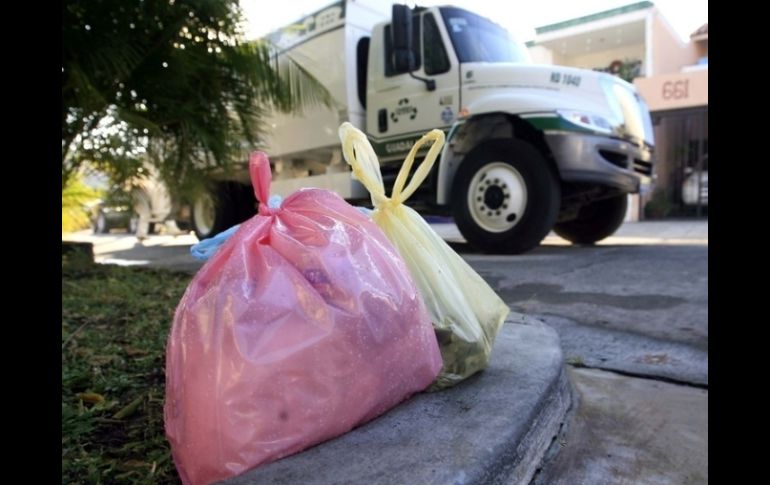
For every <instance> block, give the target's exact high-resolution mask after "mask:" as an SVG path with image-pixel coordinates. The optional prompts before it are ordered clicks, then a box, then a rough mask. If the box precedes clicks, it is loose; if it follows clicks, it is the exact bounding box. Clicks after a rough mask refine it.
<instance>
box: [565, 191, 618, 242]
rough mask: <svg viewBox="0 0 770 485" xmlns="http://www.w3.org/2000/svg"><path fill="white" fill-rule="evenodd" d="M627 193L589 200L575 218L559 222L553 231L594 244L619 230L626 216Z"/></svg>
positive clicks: (567, 238)
mask: <svg viewBox="0 0 770 485" xmlns="http://www.w3.org/2000/svg"><path fill="white" fill-rule="evenodd" d="M627 209H628V196H627V194H621V195H617V196H615V197H610V198H608V199H600V200H596V201H593V202H589V203H588V204H586V205H584V206H583V207H581V208H580V210H579V211H578V216H577V218H575V219H572V220H570V221H565V222H559V223H558V224H556V225H555V226H554V228H553V231H554V232H555V233H556V234H558V235H559V236H561V237H563V238H564V239H566V240H567V241H570V242H572V243H574V244H593V243H595V242H596V241H600V240H602V239H604V238H605V237H608V236H611V235H612V234H614V233H615V231H617V230H618V228H619V227H620V225H621V224H623V220H624V219H625V217H626V210H627Z"/></svg>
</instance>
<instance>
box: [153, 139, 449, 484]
mask: <svg viewBox="0 0 770 485" xmlns="http://www.w3.org/2000/svg"><path fill="white" fill-rule="evenodd" d="M249 169H250V171H251V178H252V182H253V184H254V187H255V193H256V196H257V199H258V200H259V201H260V205H259V213H258V214H257V215H255V216H254V217H253V218H251V219H250V220H248V221H246V222H244V223H243V224H241V227H240V228H239V229H238V230H237V232H236V233H235V234H233V235H232V237H230V238H229V239H228V240H227V242H225V243H224V245H222V247H221V248H219V250H218V251H217V252H216V254H214V256H213V257H212V258H211V259H209V261H208V262H207V263H206V264H205V265H204V266H203V268H201V270H200V271H199V272H198V274H197V275H196V276H195V278H193V280H192V282H191V283H190V286H189V287H188V288H187V291H186V292H185V294H184V296H183V297H182V300H181V301H180V303H179V306H178V308H177V310H176V315H175V317H174V324H173V327H172V329H171V334H170V336H169V340H168V346H167V357H166V358H167V361H166V403H165V409H164V417H165V424H166V436H167V437H168V440H169V442H170V443H171V450H172V454H173V457H174V462H175V463H176V466H177V469H178V471H179V474H180V476H181V477H182V480H183V482H184V483H187V484H203V483H211V482H214V481H217V480H222V479H225V478H227V477H230V476H233V475H237V474H240V473H241V472H244V471H246V470H248V469H250V468H253V467H255V466H257V465H260V464H264V463H267V462H270V461H273V460H276V459H278V458H281V457H284V456H287V455H290V454H292V453H296V452H298V451H300V450H302V449H305V448H307V447H309V446H311V445H314V444H316V443H319V442H321V441H324V440H328V439H330V438H333V437H335V436H338V435H340V434H342V433H345V432H347V431H349V430H350V429H352V428H353V427H355V426H357V425H360V424H362V423H364V422H366V421H369V420H371V419H372V418H374V417H376V416H378V415H380V414H382V413H383V412H385V411H386V410H388V409H389V408H391V407H393V406H395V405H396V404H398V403H399V402H401V401H403V400H404V399H406V398H407V397H409V396H410V395H411V394H413V393H415V392H418V391H421V390H423V389H425V388H426V387H428V386H429V385H430V384H431V383H432V382H433V380H434V379H435V378H436V376H437V375H438V373H439V370H440V369H441V355H440V353H439V350H438V345H437V342H436V337H435V335H434V332H433V328H432V326H431V320H430V316H429V315H428V313H427V310H426V309H425V306H424V303H423V301H422V299H421V297H420V294H419V292H418V290H417V288H416V287H415V285H414V283H413V281H412V279H411V276H410V274H409V271H408V270H407V268H406V266H405V265H404V263H403V261H402V260H401V259H400V257H399V255H398V253H397V252H396V250H395V248H394V247H393V246H392V245H391V243H390V242H389V241H388V239H387V238H386V237H385V235H384V234H383V233H382V231H381V230H380V229H379V228H378V227H377V226H376V225H374V223H373V222H371V221H370V220H369V219H368V218H367V217H366V216H365V215H364V214H362V213H361V212H359V211H358V210H356V209H355V208H354V207H353V206H351V205H349V204H348V203H347V202H345V201H344V200H342V199H341V198H340V197H339V196H338V195H336V194H334V193H332V192H329V191H326V190H321V189H303V190H299V191H297V192H295V193H294V194H292V195H290V196H289V197H287V198H286V200H285V201H283V203H282V204H281V203H280V202H278V201H276V200H274V199H271V200H270V204H268V203H267V201H268V195H269V186H270V180H271V176H270V164H269V162H268V160H267V157H266V156H265V155H264V154H263V153H255V154H253V155H252V156H251V162H250V167H249Z"/></svg>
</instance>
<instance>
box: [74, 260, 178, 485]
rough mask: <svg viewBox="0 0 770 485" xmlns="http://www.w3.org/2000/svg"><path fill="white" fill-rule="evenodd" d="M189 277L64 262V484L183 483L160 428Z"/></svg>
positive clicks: (141, 269) (162, 272)
mask: <svg viewBox="0 0 770 485" xmlns="http://www.w3.org/2000/svg"><path fill="white" fill-rule="evenodd" d="M70 259H71V258H70ZM191 278H192V276H191V275H189V274H183V273H173V272H168V271H161V270H150V269H144V268H129V267H119V266H108V265H95V264H84V263H82V262H78V261H76V260H75V261H72V260H69V261H68V260H65V259H64V257H63V259H62V331H61V335H62V393H61V408H62V483H68V484H75V483H89V484H90V483H152V484H157V483H179V479H178V477H177V474H176V469H175V468H174V463H173V461H172V459H171V453H170V450H169V446H168V443H167V442H166V438H165V436H164V431H163V398H164V384H165V375H164V365H165V345H166V338H167V336H168V331H169V326H170V325H171V321H172V319H173V314H174V309H175V308H176V305H177V303H178V302H179V299H180V298H181V297H182V294H183V293H184V290H185V288H186V286H187V284H188V283H189V282H190V280H191Z"/></svg>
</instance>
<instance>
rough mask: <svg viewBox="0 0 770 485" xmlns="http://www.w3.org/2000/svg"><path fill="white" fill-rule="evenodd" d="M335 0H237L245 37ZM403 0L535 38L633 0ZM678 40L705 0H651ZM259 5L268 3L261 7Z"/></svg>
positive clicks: (703, 14)
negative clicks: (450, 9)
mask: <svg viewBox="0 0 770 485" xmlns="http://www.w3.org/2000/svg"><path fill="white" fill-rule="evenodd" d="M332 3H335V0H278V1H271V2H268V1H265V0H241V7H242V8H243V10H244V13H245V15H246V18H247V24H246V25H245V26H244V30H245V32H246V35H247V37H248V38H257V37H261V36H262V35H264V34H267V33H269V32H271V31H273V30H275V29H277V28H279V27H283V26H284V25H287V24H289V23H292V22H295V21H297V20H299V19H301V18H302V17H304V16H305V15H308V14H311V13H314V12H316V11H317V10H320V9H321V8H323V7H325V6H327V5H330V4H332ZM402 3H406V4H407V5H410V6H414V5H415V3H417V4H418V5H421V6H426V7H429V6H433V5H454V6H456V7H461V8H465V9H466V10H470V11H472V12H474V13H477V14H479V15H481V16H482V17H487V18H489V19H491V20H493V21H495V22H496V23H498V24H500V25H502V26H503V27H505V28H506V29H507V30H508V31H509V32H511V33H512V34H513V35H514V36H515V37H516V38H517V39H518V40H519V41H521V42H526V41H529V40H532V39H534V38H535V27H541V26H543V25H548V24H552V23H555V22H561V21H563V20H569V19H572V18H575V17H582V16H584V15H590V14H593V13H597V12H601V11H603V10H608V9H611V8H616V7H622V6H624V5H629V4H632V3H635V1H634V0H534V1H527V2H524V1H520V0H438V1H432V0H423V1H420V2H411V1H403V2H402ZM653 3H654V4H655V6H657V7H658V9H659V10H660V11H661V12H662V14H663V16H664V17H665V18H666V20H668V22H669V23H670V24H671V26H672V27H673V28H674V30H675V31H676V32H677V33H678V34H679V36H680V37H681V38H682V40H683V41H685V42H686V41H688V40H689V38H690V34H691V33H693V32H694V31H695V30H697V29H698V27H700V26H701V25H703V24H705V23H706V22H708V0H653ZM265 5H268V7H267V8H266V7H265Z"/></svg>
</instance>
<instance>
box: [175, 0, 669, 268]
mask: <svg viewBox="0 0 770 485" xmlns="http://www.w3.org/2000/svg"><path fill="white" fill-rule="evenodd" d="M268 38H269V40H270V41H271V42H272V44H273V45H275V46H276V52H277V56H278V62H279V63H280V62H286V60H288V59H291V60H292V61H294V62H296V63H298V64H299V65H300V66H302V67H303V68H304V69H306V70H307V71H308V72H309V73H310V74H312V75H313V76H314V77H316V79H318V80H320V81H322V82H323V83H324V85H325V86H326V88H327V89H328V90H329V92H330V93H331V95H332V96H333V98H334V100H335V102H336V106H334V107H333V108H326V107H319V108H315V109H311V110H305V111H304V112H302V113H299V114H295V115H287V114H280V113H276V114H274V115H272V116H271V118H270V119H269V120H268V123H267V126H268V127H271V129H269V130H268V134H267V135H268V136H267V139H266V140H265V146H263V147H261V149H263V150H265V151H266V152H268V153H269V154H270V158H271V160H273V161H274V162H275V163H274V167H273V172H274V178H273V191H274V192H276V193H279V194H282V195H286V194H288V193H290V192H293V191H294V190H296V189H298V188H301V187H309V186H313V187H322V188H327V189H331V190H334V191H336V192H337V193H339V194H340V195H341V196H342V197H344V198H345V199H347V200H349V201H351V202H353V203H363V202H365V201H366V200H367V194H366V192H365V190H364V189H363V187H362V186H361V185H360V184H359V183H358V182H357V181H356V180H354V179H353V178H352V177H351V173H350V170H349V167H348V166H347V165H346V164H345V163H344V162H343V160H342V157H341V153H340V142H339V139H338V138H337V127H338V126H339V125H340V124H341V123H342V122H344V121H350V122H351V123H352V124H353V125H354V126H356V127H358V128H360V129H361V130H362V131H364V132H365V133H367V136H368V137H369V138H370V140H371V142H372V145H373V146H374V148H375V150H376V151H377V153H378V156H379V158H380V162H381V165H382V172H383V177H384V181H385V184H386V186H392V184H393V182H394V179H395V175H396V173H397V171H398V169H399V168H400V163H401V161H403V159H404V156H405V154H406V153H407V151H408V150H409V149H410V148H411V146H412V144H413V142H414V141H415V140H416V139H418V138H419V137H420V136H421V135H422V134H423V133H424V132H426V131H428V130H430V129H432V128H439V129H441V130H444V131H445V133H446V145H445V147H444V149H443V152H442V154H441V157H440V160H439V161H437V163H436V164H435V166H434V169H433V172H432V173H431V175H430V177H429V179H428V180H427V181H426V183H425V184H424V186H423V187H422V188H421V190H420V192H419V193H417V194H415V195H414V196H413V197H412V199H410V202H412V203H416V204H417V209H418V210H421V211H423V213H431V214H435V215H442V216H447V215H450V216H453V217H454V220H455V222H456V224H457V226H458V228H459V229H460V231H461V232H462V234H463V236H464V237H465V239H467V240H468V241H469V242H470V243H471V244H473V245H474V246H477V247H479V248H481V249H483V250H485V251H490V252H503V253H522V252H525V251H528V250H530V249H532V248H534V247H536V246H537V245H538V244H539V243H540V241H541V240H542V239H543V238H544V237H545V236H546V235H547V234H548V232H549V231H551V230H552V229H553V230H555V231H556V232H557V233H558V234H559V235H561V236H562V237H564V238H566V239H568V240H570V241H573V242H575V243H592V242H595V241H597V240H599V239H602V238H604V237H607V236H609V235H611V234H612V233H613V232H615V230H616V229H617V228H618V227H619V226H620V224H621V223H622V222H623V219H624V216H625V213H626V206H627V194H629V193H635V192H638V191H639V186H640V180H641V177H644V176H649V175H651V173H652V163H653V158H652V151H653V144H654V140H653V132H652V124H651V120H650V115H649V112H648V109H647V107H646V105H645V103H644V101H643V100H642V99H641V98H640V96H639V94H638V93H637V91H636V89H635V88H634V86H633V85H631V84H629V83H627V82H625V81H623V80H621V79H619V78H617V77H615V76H612V75H610V74H606V73H601V72H595V71H591V70H583V69H575V68H569V67H562V66H553V65H535V64H532V63H531V62H530V60H529V55H528V52H527V51H526V48H525V47H524V46H523V44H521V43H519V42H517V41H515V40H514V39H513V38H512V37H511V36H510V35H509V34H508V33H507V32H506V31H505V30H504V29H503V28H501V27H500V26H499V25H497V24H495V23H494V22H492V21H491V20H488V19H485V18H483V17H480V16H478V15H476V14H474V13H472V12H470V11H467V10H463V9H460V8H455V7H430V8H424V7H415V8H413V9H410V8H408V7H406V6H404V5H390V4H389V3H387V2H375V1H362V0H356V1H354V0H346V1H341V2H337V3H334V4H332V5H330V6H328V7H327V8H325V9H323V10H321V11H319V12H317V13H316V14H314V15H310V16H308V17H307V18H305V19H303V20H302V21H300V22H299V23H297V24H292V25H291V26H288V27H286V28H284V29H280V30H279V31H277V32H275V33H273V34H271V35H270V36H269V37H268ZM252 148H253V147H252ZM246 160H247V154H246V153H244V155H243V162H244V163H243V164H242V170H240V171H239V172H238V173H236V174H235V175H233V176H231V177H229V178H224V177H222V178H221V179H220V180H219V182H218V183H217V184H215V185H214V186H213V189H212V191H211V192H210V193H209V194H207V195H204V196H202V197H201V198H200V200H198V201H196V202H195V203H193V204H191V208H190V209H191V220H192V227H193V228H194V230H195V232H196V234H197V235H198V237H199V238H205V237H209V236H212V235H214V234H216V233H218V232H220V231H222V230H224V229H226V228H227V227H229V226H231V225H233V224H236V223H238V222H240V221H242V220H244V219H245V218H247V217H249V216H250V215H252V214H253V213H254V207H255V206H254V203H255V202H254V198H253V195H251V192H252V191H251V187H250V186H249V185H248V173H247V170H246V165H245V162H246Z"/></svg>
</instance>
